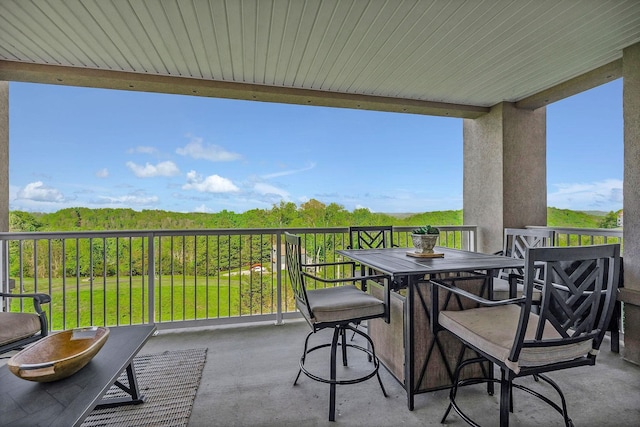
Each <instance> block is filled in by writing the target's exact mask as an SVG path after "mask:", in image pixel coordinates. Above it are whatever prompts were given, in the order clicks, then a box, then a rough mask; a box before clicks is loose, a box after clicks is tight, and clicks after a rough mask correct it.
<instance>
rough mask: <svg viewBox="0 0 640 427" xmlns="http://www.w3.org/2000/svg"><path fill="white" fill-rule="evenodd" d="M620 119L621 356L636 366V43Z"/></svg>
mask: <svg viewBox="0 0 640 427" xmlns="http://www.w3.org/2000/svg"><path fill="white" fill-rule="evenodd" d="M622 77H623V79H624V82H623V85H624V86H623V87H624V89H623V95H622V102H623V110H624V112H623V117H624V188H623V195H624V211H625V214H626V215H625V216H624V225H623V236H624V290H623V291H622V292H621V293H620V297H621V299H622V300H623V301H624V352H623V356H624V358H625V359H627V360H629V361H631V362H634V363H639V364H640V43H638V44H635V45H633V46H631V47H628V48H626V49H624V51H623V54H622Z"/></svg>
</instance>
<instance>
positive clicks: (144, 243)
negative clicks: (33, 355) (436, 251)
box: [0, 226, 622, 330]
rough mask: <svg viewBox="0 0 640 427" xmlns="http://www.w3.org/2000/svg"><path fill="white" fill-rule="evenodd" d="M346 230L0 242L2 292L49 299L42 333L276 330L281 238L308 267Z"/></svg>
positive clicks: (404, 235)
mask: <svg viewBox="0 0 640 427" xmlns="http://www.w3.org/2000/svg"><path fill="white" fill-rule="evenodd" d="M438 227H439V228H440V232H441V233H440V241H439V245H440V246H445V247H454V248H460V249H467V250H472V251H474V250H476V248H477V244H476V242H477V232H476V226H438ZM412 229H413V227H394V244H396V245H398V246H400V247H409V246H411V238H410V234H411V230H412ZM348 230H349V229H348V227H332V228H296V229H285V228H282V229H223V230H220V229H218V230H149V231H140V230H136V231H95V232H44V233H41V232H36V233H28V232H21V233H0V263H1V265H0V267H1V271H2V276H3V278H2V288H3V290H4V291H5V292H9V291H13V292H21V293H27V292H43V293H47V294H50V295H51V297H52V302H51V303H50V304H49V307H48V308H47V313H48V316H49V325H50V328H51V329H52V330H63V329H69V328H74V327H80V326H88V325H96V326H119V325H131V324H140V323H148V322H154V323H156V324H157V325H158V327H159V328H176V327H188V326H204V325H208V324H220V323H241V322H246V321H258V320H273V321H275V322H276V323H280V322H281V321H282V319H283V318H286V317H292V316H297V314H296V313H295V304H294V303H293V299H292V296H291V291H290V286H289V278H288V275H287V272H286V270H285V268H286V265H285V262H284V245H283V243H282V240H283V239H282V235H283V233H284V232H285V231H289V232H292V233H296V234H298V235H301V236H302V237H303V239H304V240H303V241H304V242H305V246H304V249H305V256H306V257H307V260H309V262H332V261H338V260H340V259H339V255H338V254H336V250H338V249H343V248H346V247H347V246H348V245H349V236H348ZM556 230H557V233H558V234H557V235H558V236H563V235H564V234H567V237H566V238H563V237H557V239H559V240H558V241H557V242H556V243H557V244H561V245H562V244H563V242H569V243H570V244H572V245H574V244H590V243H588V242H593V243H599V242H600V240H598V239H600V238H601V236H604V237H605V241H607V240H606V239H609V238H611V237H612V236H615V237H616V238H618V239H619V240H618V241H621V239H622V236H621V234H622V233H621V232H619V233H618V234H616V232H612V231H610V230H584V229H556ZM612 233H613V234H612ZM574 235H576V236H579V237H575V238H574V237H572V236H574ZM589 236H590V237H589ZM585 239H586V240H585ZM589 239H591V240H589ZM609 241H610V240H609ZM565 245H566V243H565ZM325 273H327V274H329V272H325ZM330 273H331V274H341V273H340V272H330ZM345 274H346V273H345ZM13 288H15V289H13ZM0 302H1V303H2V307H3V310H10V311H29V310H30V309H31V307H29V306H27V305H26V304H28V301H27V302H25V301H24V300H23V299H15V300H13V301H11V300H10V299H9V298H7V299H5V300H4V301H0Z"/></svg>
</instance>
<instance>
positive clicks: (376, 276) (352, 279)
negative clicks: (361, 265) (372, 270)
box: [302, 271, 389, 283]
mask: <svg viewBox="0 0 640 427" xmlns="http://www.w3.org/2000/svg"><path fill="white" fill-rule="evenodd" d="M302 274H304V275H305V276H306V277H309V278H310V279H314V280H317V281H319V282H324V283H342V282H354V283H355V282H360V281H363V280H373V279H388V278H389V276H387V275H386V274H373V275H369V276H354V277H339V278H337V279H325V278H324V277H318V276H314V275H313V274H311V273H307V272H306V271H305V272H303V273H302Z"/></svg>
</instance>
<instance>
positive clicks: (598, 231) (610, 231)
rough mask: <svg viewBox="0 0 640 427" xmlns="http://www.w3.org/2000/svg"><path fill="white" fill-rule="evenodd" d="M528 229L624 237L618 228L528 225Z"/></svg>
mask: <svg viewBox="0 0 640 427" xmlns="http://www.w3.org/2000/svg"><path fill="white" fill-rule="evenodd" d="M526 228H542V229H548V230H554V231H555V232H556V233H560V234H579V235H582V236H588V235H593V236H610V237H620V238H622V237H623V231H622V229H617V228H578V227H546V226H541V225H528V226H527V227H526Z"/></svg>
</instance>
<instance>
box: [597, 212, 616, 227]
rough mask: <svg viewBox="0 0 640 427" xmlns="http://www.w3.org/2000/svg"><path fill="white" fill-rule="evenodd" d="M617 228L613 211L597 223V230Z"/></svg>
mask: <svg viewBox="0 0 640 427" xmlns="http://www.w3.org/2000/svg"><path fill="white" fill-rule="evenodd" d="M617 226H618V214H617V213H615V212H614V211H611V212H609V213H608V214H606V215H605V216H604V218H602V221H600V222H599V223H598V227H599V228H616V227H617Z"/></svg>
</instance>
